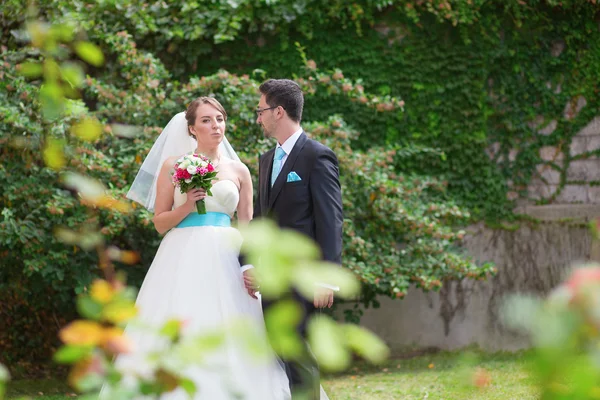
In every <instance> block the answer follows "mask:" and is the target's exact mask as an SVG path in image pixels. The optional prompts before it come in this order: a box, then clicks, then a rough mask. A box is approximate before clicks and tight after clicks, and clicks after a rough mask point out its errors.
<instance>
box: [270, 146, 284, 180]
mask: <svg viewBox="0 0 600 400" xmlns="http://www.w3.org/2000/svg"><path fill="white" fill-rule="evenodd" d="M283 157H285V151H284V150H283V149H282V148H281V147H277V148H276V149H275V157H274V158H273V172H271V187H273V185H274V184H275V180H276V179H277V176H278V175H279V173H280V172H281V167H282V166H283Z"/></svg>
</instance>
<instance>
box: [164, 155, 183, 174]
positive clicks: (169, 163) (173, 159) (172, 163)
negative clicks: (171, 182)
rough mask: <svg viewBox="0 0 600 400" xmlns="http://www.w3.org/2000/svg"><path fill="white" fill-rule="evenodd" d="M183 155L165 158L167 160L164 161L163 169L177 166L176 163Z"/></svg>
mask: <svg viewBox="0 0 600 400" xmlns="http://www.w3.org/2000/svg"><path fill="white" fill-rule="evenodd" d="M180 157H181V156H173V157H169V158H167V159H166V160H165V162H163V165H162V169H163V170H168V171H170V170H172V169H173V168H174V167H175V163H176V162H177V160H179V158H180Z"/></svg>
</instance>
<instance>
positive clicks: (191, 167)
mask: <svg viewBox="0 0 600 400" xmlns="http://www.w3.org/2000/svg"><path fill="white" fill-rule="evenodd" d="M187 172H189V173H190V174H192V175H194V174H196V167H194V166H193V165H190V166H189V167H187Z"/></svg>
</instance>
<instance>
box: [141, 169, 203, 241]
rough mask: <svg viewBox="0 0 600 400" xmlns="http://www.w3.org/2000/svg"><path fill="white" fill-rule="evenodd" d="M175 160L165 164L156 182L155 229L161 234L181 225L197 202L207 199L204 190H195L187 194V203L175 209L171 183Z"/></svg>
mask: <svg viewBox="0 0 600 400" xmlns="http://www.w3.org/2000/svg"><path fill="white" fill-rule="evenodd" d="M175 161H176V160H175V159H168V160H167V161H165V163H164V164H163V166H162V168H161V170H160V173H159V175H158V180H157V182H156V201H155V202H154V218H153V219H152V222H154V228H156V230H157V231H158V233H160V234H161V235H162V234H163V233H166V232H168V231H169V229H171V228H173V227H175V226H176V225H177V224H178V223H180V222H181V221H182V220H183V219H184V218H185V217H187V215H188V214H189V213H191V212H192V211H193V210H194V209H195V207H196V201H197V200H200V199H203V198H204V197H205V192H204V190H202V189H193V190H190V191H189V192H188V193H187V201H186V202H185V203H184V204H182V205H180V206H179V207H177V208H175V209H174V210H172V208H173V201H174V198H173V193H174V189H173V183H172V182H171V171H172V169H173V166H174V165H175Z"/></svg>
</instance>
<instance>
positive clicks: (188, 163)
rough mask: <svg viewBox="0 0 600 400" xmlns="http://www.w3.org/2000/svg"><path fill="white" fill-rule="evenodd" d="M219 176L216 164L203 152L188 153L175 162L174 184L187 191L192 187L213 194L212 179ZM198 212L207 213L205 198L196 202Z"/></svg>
mask: <svg viewBox="0 0 600 400" xmlns="http://www.w3.org/2000/svg"><path fill="white" fill-rule="evenodd" d="M216 176H217V173H216V171H215V167H214V165H213V164H212V163H211V161H210V160H209V159H208V158H207V157H205V156H203V155H202V154H200V155H198V154H187V155H185V156H183V157H181V158H180V159H179V160H177V161H176V162H175V171H174V172H173V184H174V185H175V186H176V187H178V188H179V190H181V193H187V192H188V191H190V190H191V189H205V190H206V194H207V195H209V196H212V193H211V191H210V188H211V187H212V181H213V179H215V177H216ZM196 210H197V211H198V214H206V204H205V203H204V199H202V200H199V201H197V202H196Z"/></svg>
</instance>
